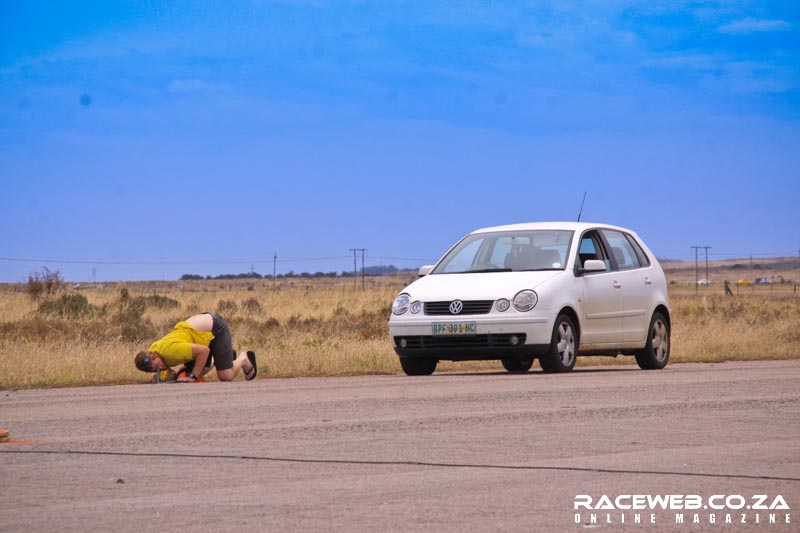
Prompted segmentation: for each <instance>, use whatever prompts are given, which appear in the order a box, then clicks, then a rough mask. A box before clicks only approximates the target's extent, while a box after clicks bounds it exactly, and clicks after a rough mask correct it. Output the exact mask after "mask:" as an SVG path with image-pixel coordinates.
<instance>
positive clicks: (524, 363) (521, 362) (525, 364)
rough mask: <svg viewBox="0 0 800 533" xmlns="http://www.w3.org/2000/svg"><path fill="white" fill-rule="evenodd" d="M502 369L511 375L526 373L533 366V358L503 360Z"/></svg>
mask: <svg viewBox="0 0 800 533" xmlns="http://www.w3.org/2000/svg"><path fill="white" fill-rule="evenodd" d="M501 362H502V363H503V368H505V369H506V370H508V371H509V372H513V373H523V372H527V371H528V370H530V369H531V367H532V366H533V357H523V358H522V359H503V360H502V361H501Z"/></svg>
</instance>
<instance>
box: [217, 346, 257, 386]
mask: <svg viewBox="0 0 800 533" xmlns="http://www.w3.org/2000/svg"><path fill="white" fill-rule="evenodd" d="M249 369H250V360H249V359H248V358H247V353H246V352H239V355H237V356H236V360H235V361H234V362H233V367H232V368H228V369H226V370H220V369H217V378H218V379H219V380H220V381H233V380H234V379H235V378H236V376H238V375H239V372H242V371H243V370H244V371H245V372H247V371H248V370H249Z"/></svg>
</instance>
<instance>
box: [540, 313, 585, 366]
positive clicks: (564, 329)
mask: <svg viewBox="0 0 800 533" xmlns="http://www.w3.org/2000/svg"><path fill="white" fill-rule="evenodd" d="M577 354H578V330H576V329H575V324H573V322H572V319H571V318H570V317H569V316H567V315H563V314H562V315H558V318H556V323H555V325H554V326H553V336H552V338H551V340H550V348H548V350H547V353H546V354H544V355H541V356H539V364H540V365H542V370H544V371H545V372H547V373H548V374H554V373H558V372H571V371H572V369H573V368H574V367H575V358H576V356H577Z"/></svg>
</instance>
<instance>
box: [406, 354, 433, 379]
mask: <svg viewBox="0 0 800 533" xmlns="http://www.w3.org/2000/svg"><path fill="white" fill-rule="evenodd" d="M438 362H439V361H437V360H436V359H416V358H411V357H401V358H400V366H401V367H403V372H405V373H406V376H430V375H431V374H433V371H434V370H436V364H437V363H438Z"/></svg>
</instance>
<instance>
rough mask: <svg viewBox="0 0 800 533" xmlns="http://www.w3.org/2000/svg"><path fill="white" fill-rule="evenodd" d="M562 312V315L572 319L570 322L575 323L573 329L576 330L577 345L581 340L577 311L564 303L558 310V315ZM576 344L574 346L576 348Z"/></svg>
mask: <svg viewBox="0 0 800 533" xmlns="http://www.w3.org/2000/svg"><path fill="white" fill-rule="evenodd" d="M562 314H563V315H567V316H568V317H569V318H570V319H571V320H572V323H573V324H575V329H576V330H578V331H577V332H576V333H577V334H578V343H577V346H579V345H580V340H581V321H580V320H578V313H576V312H575V309H573V308H572V307H570V306H569V305H565V306H564V307H562V308H561V310H560V311H559V312H558V315H562ZM558 315H556V316H558ZM577 346H576V348H577Z"/></svg>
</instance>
